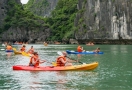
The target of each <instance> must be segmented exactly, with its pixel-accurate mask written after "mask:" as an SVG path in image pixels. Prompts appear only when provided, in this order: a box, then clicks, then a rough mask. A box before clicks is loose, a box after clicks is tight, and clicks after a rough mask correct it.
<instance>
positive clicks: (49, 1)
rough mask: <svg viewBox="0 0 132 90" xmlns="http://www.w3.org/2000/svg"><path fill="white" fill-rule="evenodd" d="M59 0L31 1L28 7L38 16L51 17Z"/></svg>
mask: <svg viewBox="0 0 132 90" xmlns="http://www.w3.org/2000/svg"><path fill="white" fill-rule="evenodd" d="M57 2H58V0H33V1H32V0H31V1H29V3H28V4H27V5H26V6H27V7H28V9H30V11H31V12H33V13H34V14H36V15H38V16H44V17H46V16H50V13H51V11H52V10H53V9H54V8H55V6H56V5H57Z"/></svg>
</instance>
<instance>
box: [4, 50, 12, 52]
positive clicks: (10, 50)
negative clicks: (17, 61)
mask: <svg viewBox="0 0 132 90" xmlns="http://www.w3.org/2000/svg"><path fill="white" fill-rule="evenodd" d="M5 52H13V50H5Z"/></svg>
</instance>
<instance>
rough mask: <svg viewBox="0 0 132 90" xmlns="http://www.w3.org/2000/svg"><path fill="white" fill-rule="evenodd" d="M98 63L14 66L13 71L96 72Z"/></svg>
mask: <svg viewBox="0 0 132 90" xmlns="http://www.w3.org/2000/svg"><path fill="white" fill-rule="evenodd" d="M97 66H98V62H93V63H90V64H81V65H73V66H64V67H58V66H39V67H33V66H27V65H15V66H13V70H25V71H76V70H78V71H83V70H94V69H95V68H97Z"/></svg>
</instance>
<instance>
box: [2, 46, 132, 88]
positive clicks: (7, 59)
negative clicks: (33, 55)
mask: <svg viewBox="0 0 132 90" xmlns="http://www.w3.org/2000/svg"><path fill="white" fill-rule="evenodd" d="M32 45H33V46H34V48H35V51H37V52H38V53H39V55H40V58H41V59H43V60H47V61H48V62H53V61H55V59H56V58H57V56H58V54H57V51H65V50H76V48H77V45H48V46H44V45H41V44H29V45H26V48H27V49H29V48H30V47H31V46H32ZM82 46H83V47H84V49H85V50H86V51H91V50H94V49H96V48H97V47H100V48H101V51H103V52H104V54H102V55H98V54H96V55H93V54H92V55H82V56H81V59H80V60H81V62H84V63H91V62H95V61H97V62H99V66H98V67H97V68H96V69H95V70H93V71H14V70H12V66H13V65H28V63H29V59H30V58H29V57H24V56H22V55H14V54H13V53H6V52H5V51H3V50H1V51H0V63H1V64H0V77H1V78H0V89H5V90H46V89H47V90H132V59H131V58H132V49H131V48H132V46H131V45H94V46H86V45H82ZM14 47H15V48H17V49H19V48H20V47H21V46H14ZM0 48H1V49H3V48H4V47H2V46H0ZM68 56H69V57H71V58H74V59H77V58H78V57H77V55H74V54H71V55H68ZM74 64H79V63H74ZM48 65H51V64H50V63H43V64H41V66H48Z"/></svg>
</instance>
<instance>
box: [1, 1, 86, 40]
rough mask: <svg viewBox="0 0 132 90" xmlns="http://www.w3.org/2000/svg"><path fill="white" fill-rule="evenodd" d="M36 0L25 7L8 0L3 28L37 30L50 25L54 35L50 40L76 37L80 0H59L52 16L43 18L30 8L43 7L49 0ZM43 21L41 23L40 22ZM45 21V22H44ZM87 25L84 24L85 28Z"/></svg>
mask: <svg viewBox="0 0 132 90" xmlns="http://www.w3.org/2000/svg"><path fill="white" fill-rule="evenodd" d="M35 1H36V0H29V2H28V4H27V5H24V8H23V6H22V5H21V4H16V3H15V0H9V1H8V7H9V8H7V11H8V12H7V17H6V18H5V23H4V27H3V28H0V33H2V32H3V31H2V30H8V29H9V28H10V27H23V28H28V30H34V31H35V32H37V31H38V30H39V28H41V27H50V28H51V29H52V31H51V32H52V35H51V37H49V38H48V40H58V41H61V40H62V39H65V40H67V39H69V38H74V31H76V30H77V27H74V19H75V16H76V13H77V12H78V10H77V2H78V0H59V1H58V4H57V6H56V8H55V9H54V10H53V11H52V14H51V17H48V18H43V17H40V16H37V15H35V14H33V13H32V12H31V11H29V8H32V7H35V8H36V7H37V8H42V6H43V5H45V7H46V6H48V5H49V4H48V2H47V0H43V2H41V3H39V4H38V3H37V4H34V2H35ZM39 22H41V23H39ZM44 22H45V23H44ZM85 27H86V25H84V28H85Z"/></svg>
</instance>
